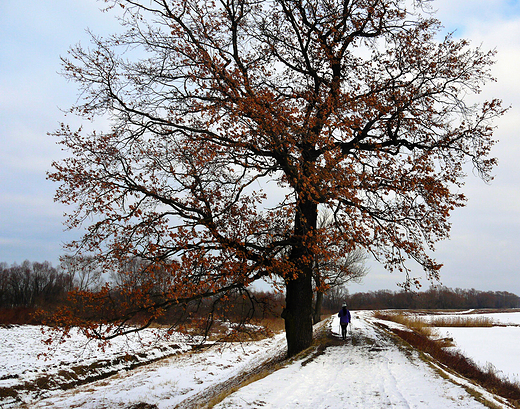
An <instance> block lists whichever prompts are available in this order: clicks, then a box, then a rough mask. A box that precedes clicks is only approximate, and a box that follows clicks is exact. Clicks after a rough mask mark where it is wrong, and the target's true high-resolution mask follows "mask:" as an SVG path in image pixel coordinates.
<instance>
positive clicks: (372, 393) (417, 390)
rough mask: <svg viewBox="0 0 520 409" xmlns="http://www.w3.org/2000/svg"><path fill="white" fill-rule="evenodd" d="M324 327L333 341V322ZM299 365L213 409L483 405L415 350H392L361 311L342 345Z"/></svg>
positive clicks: (336, 324)
mask: <svg viewBox="0 0 520 409" xmlns="http://www.w3.org/2000/svg"><path fill="white" fill-rule="evenodd" d="M328 325H329V329H330V331H331V333H332V336H336V337H337V336H338V334H337V327H338V323H337V319H336V318H333V319H331V320H330V322H329V324H328ZM303 362H305V361H304V360H302V361H299V362H295V363H294V364H291V365H288V366H286V367H284V368H282V369H280V370H278V371H277V372H275V373H273V374H271V375H269V376H267V377H266V378H264V379H261V380H259V381H257V382H254V383H252V384H250V385H248V386H245V387H244V388H242V389H240V390H239V391H237V392H235V393H234V394H232V395H230V396H228V397H227V398H226V399H224V400H223V401H222V402H221V403H220V404H218V405H217V406H215V409H224V408H227V409H229V408H258V409H260V408H280V409H282V408H300V409H318V408H323V409H325V408H334V409H338V408H356V409H358V408H367V409H373V408H384V407H392V408H402V409H405V408H406V409H409V408H435V409H437V408H446V409H450V408H484V407H485V406H484V405H483V404H481V403H479V402H478V401H476V400H475V399H474V398H473V397H472V396H471V395H470V394H469V393H468V392H467V391H466V390H465V389H464V388H463V387H461V386H458V385H455V384H453V383H452V382H450V381H448V380H445V379H443V378H442V377H440V376H439V375H438V374H437V373H436V372H434V370H433V369H432V368H431V367H430V366H429V365H428V364H426V363H425V362H423V361H422V360H421V359H420V358H419V354H418V353H417V352H415V351H405V350H403V348H400V347H398V346H397V345H396V343H395V342H394V341H392V339H391V338H389V336H388V335H386V334H385V333H384V332H383V331H382V330H381V329H379V328H376V327H375V326H374V325H373V324H372V323H371V322H370V319H369V318H368V315H367V314H366V313H363V312H359V313H356V314H355V315H354V320H353V335H352V336H351V337H350V338H349V339H347V341H345V342H344V343H343V344H340V345H337V346H330V347H328V348H327V349H326V350H325V352H324V353H323V354H322V355H320V356H317V357H316V358H314V359H313V360H312V361H310V362H309V360H307V362H306V364H305V365H302V363H303Z"/></svg>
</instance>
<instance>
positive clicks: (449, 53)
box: [49, 0, 504, 355]
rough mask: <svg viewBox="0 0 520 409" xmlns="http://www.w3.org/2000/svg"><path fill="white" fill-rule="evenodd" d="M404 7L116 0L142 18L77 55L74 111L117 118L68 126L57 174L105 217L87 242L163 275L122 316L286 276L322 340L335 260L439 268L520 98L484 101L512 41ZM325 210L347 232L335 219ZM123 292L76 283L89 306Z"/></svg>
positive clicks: (94, 214)
mask: <svg viewBox="0 0 520 409" xmlns="http://www.w3.org/2000/svg"><path fill="white" fill-rule="evenodd" d="M107 1H108V0H107ZM405 3H406V2H405V1H401V0H217V1H206V0H182V1H181V0H110V1H108V4H109V6H111V7H117V8H118V9H120V8H122V9H120V10H122V11H123V13H124V14H123V16H122V20H121V22H122V27H123V28H124V32H123V33H122V34H118V35H113V36H111V37H108V38H100V37H96V36H94V35H92V45H91V48H84V47H82V46H80V45H77V46H75V47H73V48H72V49H71V50H70V57H68V58H65V59H63V64H64V75H65V77H66V78H68V79H71V80H73V81H76V82H77V83H78V85H79V88H80V90H81V99H80V100H79V102H78V103H77V105H76V106H74V107H73V108H72V111H73V112H75V113H77V114H78V115H80V116H83V117H85V118H88V119H92V118H96V117H104V118H106V119H108V120H109V121H110V123H111V125H110V129H106V130H105V131H98V132H91V133H85V132H83V131H81V130H78V131H76V130H73V129H70V128H69V127H68V126H67V125H65V124H64V125H62V127H61V129H60V130H58V131H57V132H56V133H55V134H56V135H57V136H58V137H59V138H60V140H61V143H62V144H63V146H64V148H65V149H68V150H69V152H70V157H69V158H68V159H65V160H63V161H61V162H59V163H54V168H55V170H54V171H53V172H52V173H50V175H49V178H50V179H51V180H53V181H56V182H58V183H60V187H59V188H58V190H57V200H58V201H61V202H63V203H67V204H70V205H72V206H73V209H74V210H73V211H72V212H71V213H70V215H69V218H68V221H67V223H68V225H69V226H70V227H72V228H74V227H77V226H79V225H82V224H85V225H86V233H85V234H84V236H83V237H82V239H80V240H78V241H76V242H73V243H71V244H70V247H71V249H73V250H75V251H80V252H84V253H87V254H90V253H93V254H95V255H96V258H97V259H98V260H99V261H101V262H103V263H104V265H105V267H106V268H107V269H117V268H118V266H121V265H124V264H125V263H127V261H128V260H131V259H132V258H135V257H138V258H140V259H142V260H147V261H148V264H147V273H148V274H149V277H150V278H151V279H150V280H145V283H144V284H143V286H142V287H141V288H129V289H126V290H125V289H123V288H119V289H118V291H126V292H125V297H126V298H125V299H127V300H131V302H125V303H124V304H123V305H121V306H113V308H114V309H115V310H114V314H111V315H110V316H111V321H110V322H106V323H105V324H110V325H108V326H106V327H105V326H104V327H103V328H107V329H108V330H109V331H110V330H114V331H115V333H117V334H121V333H124V332H125V331H124V329H123V328H122V327H120V326H118V325H119V324H121V323H122V322H126V321H125V320H127V319H128V317H130V316H132V314H134V315H135V314H137V311H142V310H145V311H147V312H148V313H149V315H150V320H152V319H153V318H155V317H157V316H159V315H160V314H162V313H164V310H165V309H167V308H168V307H170V306H172V305H177V304H180V303H186V302H189V301H191V300H197V299H201V298H203V297H215V296H221V295H222V296H223V295H224V294H225V293H226V292H227V291H232V290H234V289H238V288H243V287H247V286H249V285H250V284H252V283H253V282H254V281H256V280H260V279H267V280H269V279H270V278H275V277H278V278H281V279H282V280H283V282H284V285H285V293H286V306H285V314H284V317H285V325H286V334H287V343H288V354H289V355H294V354H296V353H297V352H299V351H301V350H303V349H304V348H306V347H308V346H309V345H310V344H311V341H312V308H313V307H312V294H313V280H312V277H313V266H314V261H315V260H316V256H319V257H320V258H321V259H322V260H327V261H328V262H331V263H332V262H335V261H338V262H339V260H341V258H342V257H343V256H344V255H345V254H348V253H349V252H350V251H352V250H354V249H356V248H363V249H365V250H366V251H368V252H371V253H372V254H373V255H374V256H376V257H377V258H378V259H379V260H381V262H382V263H384V265H385V266H386V267H387V268H388V269H389V270H396V269H397V270H401V271H404V273H405V275H406V278H407V279H408V281H409V282H410V281H412V279H411V278H410V277H409V273H408V272H409V270H408V267H407V266H405V264H404V263H405V261H407V260H408V259H411V260H412V262H413V261H415V262H417V263H419V264H420V265H421V266H422V267H423V268H424V270H425V272H426V276H427V277H428V278H430V279H435V278H436V277H437V276H438V272H439V268H440V266H441V265H440V264H438V263H437V262H435V261H434V260H433V259H432V257H431V251H432V250H433V248H434V244H435V242H436V241H438V240H440V239H445V238H447V237H448V233H449V230H450V224H449V221H448V218H449V215H450V212H451V211H452V210H453V209H454V208H456V207H460V206H463V205H464V203H465V197H464V196H463V194H462V193H460V187H461V185H462V184H463V177H464V169H463V168H464V164H465V163H467V162H471V163H472V164H473V166H474V168H475V169H476V171H477V172H478V173H479V175H480V176H481V177H482V178H483V179H484V180H486V181H489V180H490V179H491V176H490V172H491V170H492V167H493V166H494V165H495V163H496V161H495V159H493V158H491V157H490V149H491V147H492V145H493V141H492V134H493V127H492V125H491V121H492V120H493V119H494V118H495V117H497V116H499V115H501V114H502V113H503V112H504V111H503V109H502V108H501V107H500V103H499V101H497V100H493V101H486V102H481V103H478V104H475V105H474V104H473V103H471V104H470V103H468V102H467V98H470V97H471V94H477V93H478V92H479V91H480V88H481V86H482V85H483V84H484V83H485V82H486V81H489V80H491V79H492V78H491V77H490V73H489V68H490V66H491V65H492V63H493V58H494V55H493V52H487V51H483V50H481V49H480V48H478V47H477V48H471V47H470V46H469V44H468V42H467V41H465V40H455V39H454V38H452V37H451V36H449V35H448V36H446V37H445V38H444V39H440V40H438V39H437V36H438V34H439V30H440V25H439V22H438V21H436V20H435V19H434V18H432V17H431V15H430V14H428V13H427V12H425V10H424V7H426V6H427V2H426V1H416V2H415V3H416V5H415V6H410V8H409V9H406V7H405V6H406V4H405ZM426 11H427V10H426ZM271 181H272V182H275V183H269V182H271ZM262 188H263V189H262ZM318 206H320V208H323V209H329V210H330V211H331V213H332V215H333V218H334V223H333V227H334V228H332V229H331V228H326V229H323V228H319V227H318V226H317V219H318V217H317V215H318ZM330 243H335V245H334V246H331V245H330ZM155 271H161V272H162V273H161V274H162V275H161V280H165V278H164V274H163V273H164V271H167V272H168V280H167V282H161V285H160V286H156V285H153V277H154V274H155ZM157 288H162V289H163V290H162V291H161V292H160V293H159V292H158V291H157V290H156V289H157ZM110 291H113V289H110V288H109V287H108V286H105V287H104V288H103V289H102V290H101V291H99V292H97V293H90V294H89V293H88V292H86V293H82V294H76V295H75V296H77V297H79V298H81V299H82V302H81V305H82V310H83V311H86V310H88V308H87V307H88V306H89V305H90V306H91V308H92V309H95V308H96V307H97V306H99V305H104V304H103V299H107V298H110ZM80 296H81V297H80ZM79 298H78V299H79ZM116 312H117V313H116ZM73 315H74V314H72V313H71V314H69V315H68V316H67V317H69V318H70V321H73V322H74V323H76V324H80V325H84V326H86V327H88V326H93V325H96V324H99V321H98V322H91V321H89V320H88V319H87V318H83V319H79V318H77V317H76V318H73ZM118 316H119V317H120V318H121V320H120V321H117V319H116V318H117V317H118ZM63 317H66V316H65V315H63ZM97 319H99V318H97ZM145 325H146V324H145ZM105 335H106V336H108V337H109V336H112V335H115V334H110V333H108V334H105Z"/></svg>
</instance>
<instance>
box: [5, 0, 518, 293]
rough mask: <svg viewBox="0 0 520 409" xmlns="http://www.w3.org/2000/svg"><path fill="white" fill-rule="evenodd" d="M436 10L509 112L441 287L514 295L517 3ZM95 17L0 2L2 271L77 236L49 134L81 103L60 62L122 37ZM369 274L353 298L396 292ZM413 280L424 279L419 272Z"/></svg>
mask: <svg viewBox="0 0 520 409" xmlns="http://www.w3.org/2000/svg"><path fill="white" fill-rule="evenodd" d="M433 6H434V8H436V9H437V10H438V13H437V17H438V18H439V19H440V20H441V21H442V22H443V24H444V26H445V28H446V30H447V31H454V32H455V36H456V37H465V38H468V39H470V40H471V42H472V44H473V45H474V46H478V45H480V44H482V45H483V47H484V48H487V49H493V48H496V49H497V51H498V54H497V64H496V65H495V67H494V75H495V76H496V78H497V82H496V83H492V84H488V86H487V87H486V88H485V89H484V92H483V94H482V97H483V98H493V97H499V98H501V99H502V100H503V101H504V104H505V105H507V106H511V107H512V108H511V110H510V111H509V113H508V114H507V115H506V116H505V117H504V118H502V119H500V120H499V121H497V122H496V125H497V126H498V129H497V131H496V133H495V135H496V138H497V139H498V140H499V141H500V142H499V143H498V144H497V146H496V147H495V149H494V151H493V155H494V156H496V157H498V159H499V166H498V167H497V168H496V170H495V172H494V173H495V180H494V181H493V182H492V183H491V184H490V185H486V184H485V183H484V182H482V181H481V180H480V179H479V178H478V177H476V176H475V175H473V174H471V173H470V174H469V175H468V178H467V179H466V186H465V188H464V193H466V195H467V197H468V198H469V202H468V205H467V206H466V207H465V208H462V209H458V210H456V211H455V213H454V214H453V216H452V219H451V221H452V223H453V228H452V232H451V239H450V240H448V241H445V242H443V243H440V244H439V245H438V246H437V252H436V255H435V257H436V258H437V260H439V261H440V262H442V263H444V267H443V270H442V273H441V274H442V284H444V285H447V286H449V287H453V288H455V287H460V288H476V289H479V290H497V291H498V290H505V291H511V292H514V293H516V294H518V295H520V274H519V272H518V265H519V256H520V188H519V187H520V138H519V137H518V135H517V134H518V130H519V129H520V80H519V75H520V74H519V68H518V67H520V1H519V0H437V1H434V2H433ZM100 7H102V3H101V2H96V1H95V0H24V2H23V7H22V6H21V5H20V3H18V2H14V1H6V0H0V141H1V144H0V262H2V261H4V262H7V263H8V264H12V263H14V262H17V263H21V262H22V261H23V260H25V259H28V260H31V261H43V260H48V261H51V262H52V263H53V264H54V265H56V264H57V263H58V258H59V256H60V255H61V254H63V251H62V244H63V243H64V242H66V241H68V240H70V239H71V238H74V237H77V236H78V232H67V231H64V227H63V212H64V208H63V207H62V206H61V205H59V204H56V203H54V201H53V196H54V191H55V189H56V187H57V186H56V185H54V184H53V183H51V182H49V181H47V180H46V179H45V177H46V172H47V171H48V170H50V169H51V163H52V161H54V160H59V159H60V158H62V157H63V154H62V152H61V151H60V148H59V147H58V146H57V145H56V140H55V139H54V138H53V137H50V136H47V132H52V131H53V130H55V129H56V128H57V127H58V124H59V123H60V122H61V121H64V120H65V121H68V122H69V123H71V124H73V125H79V122H78V121H77V120H76V119H75V118H73V117H67V118H64V115H63V113H62V112H61V111H60V109H64V110H66V109H67V108H68V107H70V106H71V104H73V103H74V102H75V100H76V97H77V92H76V88H75V85H74V84H71V83H68V82H67V81H66V80H65V79H63V78H62V77H60V76H59V75H58V72H59V71H60V70H61V67H60V56H65V55H66V53H67V50H68V48H69V46H71V45H73V44H75V43H77V42H82V43H83V44H87V42H88V36H87V35H86V33H85V29H86V28H90V29H91V30H92V31H93V32H94V33H99V34H108V33H111V32H114V31H116V30H118V24H117V22H116V21H115V20H114V18H113V16H112V15H111V14H110V13H101V12H100V11H99V8H100ZM370 266H371V272H370V274H369V275H368V276H367V277H366V278H365V280H364V283H363V285H354V286H351V289H350V290H351V292H355V291H369V290H375V289H391V290H397V289H398V287H397V286H396V283H397V282H400V281H402V279H403V277H402V276H399V275H398V274H389V273H387V272H385V271H384V270H382V269H381V268H380V267H379V266H377V265H376V264H372V263H370ZM414 275H418V276H421V275H422V274H421V271H420V269H417V270H416V271H414ZM425 285H427V283H425Z"/></svg>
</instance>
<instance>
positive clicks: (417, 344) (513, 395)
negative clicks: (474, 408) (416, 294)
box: [374, 312, 520, 408]
mask: <svg viewBox="0 0 520 409" xmlns="http://www.w3.org/2000/svg"><path fill="white" fill-rule="evenodd" d="M374 316H375V317H376V318H379V319H382V320H388V321H393V322H398V323H400V324H403V325H406V327H408V328H410V329H411V330H412V331H405V330H400V329H396V328H388V327H386V328H385V329H386V330H388V331H391V332H393V333H394V334H395V335H397V336H399V337H400V338H401V339H403V340H404V341H406V342H407V343H408V344H410V345H411V346H413V347H414V348H416V349H418V350H419V351H421V352H424V353H426V354H429V355H430V356H431V357H432V358H434V359H435V360H437V361H438V362H440V363H442V364H443V365H446V366H447V367H449V368H450V369H452V370H453V371H455V372H457V373H458V374H460V375H462V376H464V377H466V378H468V379H470V380H472V381H473V382H475V383H477V384H479V385H480V386H482V387H484V388H485V389H487V390H488V391H490V392H492V393H495V394H497V395H499V396H501V397H503V398H505V399H507V400H508V401H509V403H511V404H512V405H513V406H514V407H515V408H520V383H518V382H512V381H510V380H509V379H504V378H502V377H501V376H499V375H498V374H497V371H496V369H495V368H494V367H493V366H491V365H488V366H487V367H486V368H481V367H480V366H478V365H477V364H476V363H475V362H473V361H472V360H471V359H469V358H467V357H465V356H464V355H462V354H461V353H460V352H458V351H454V350H450V349H446V348H445V346H446V345H445V343H443V342H442V341H439V340H434V339H431V334H432V333H430V335H427V334H428V330H430V331H431V330H432V328H431V327H430V326H429V325H430V324H429V323H423V324H420V323H418V322H417V321H420V320H418V319H417V318H413V317H410V316H409V315H408V316H407V315H405V314H400V313H397V314H396V313H382V312H376V313H375V314H374ZM473 323H474V325H473V326H475V327H479V326H487V324H484V325H480V324H483V323H484V321H480V320H478V321H473ZM466 326H469V325H466ZM425 328H427V330H426V331H425V330H424V329H425Z"/></svg>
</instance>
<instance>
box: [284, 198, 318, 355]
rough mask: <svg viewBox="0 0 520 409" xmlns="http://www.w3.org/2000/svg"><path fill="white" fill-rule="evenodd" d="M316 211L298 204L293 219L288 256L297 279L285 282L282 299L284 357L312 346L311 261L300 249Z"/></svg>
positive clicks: (310, 205)
mask: <svg viewBox="0 0 520 409" xmlns="http://www.w3.org/2000/svg"><path fill="white" fill-rule="evenodd" d="M317 212H318V208H317V205H316V203H313V202H311V201H307V202H303V203H300V205H299V206H298V210H297V213H296V218H295V226H294V230H295V237H300V238H301V242H300V243H299V244H296V245H295V246H294V247H293V249H292V251H291V254H290V260H291V261H292V263H293V265H295V266H297V267H298V270H299V273H298V275H297V277H295V278H290V279H288V280H287V281H286V298H285V310H284V313H283V318H284V319H285V334H286V337H287V355H288V356H293V355H295V354H297V353H298V352H300V351H303V350H304V349H306V348H308V347H310V346H311V344H312V312H313V305H312V267H313V261H312V260H314V257H313V255H312V254H309V248H308V247H307V246H305V245H304V240H305V239H304V237H305V235H306V234H307V233H308V232H309V231H310V230H312V229H315V228H316V222H317Z"/></svg>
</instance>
